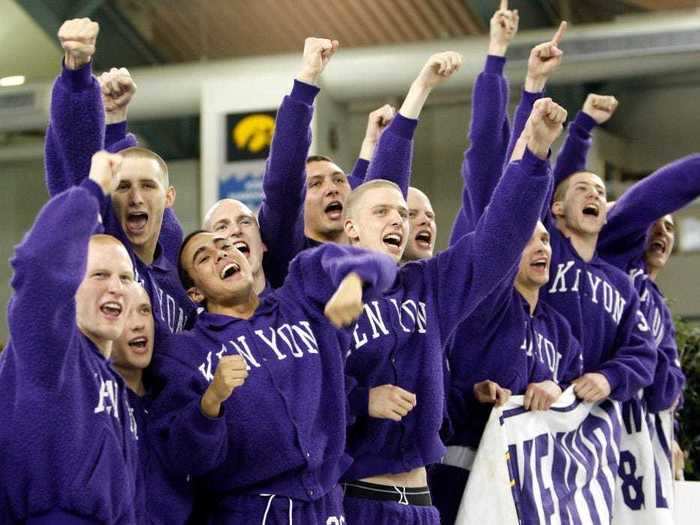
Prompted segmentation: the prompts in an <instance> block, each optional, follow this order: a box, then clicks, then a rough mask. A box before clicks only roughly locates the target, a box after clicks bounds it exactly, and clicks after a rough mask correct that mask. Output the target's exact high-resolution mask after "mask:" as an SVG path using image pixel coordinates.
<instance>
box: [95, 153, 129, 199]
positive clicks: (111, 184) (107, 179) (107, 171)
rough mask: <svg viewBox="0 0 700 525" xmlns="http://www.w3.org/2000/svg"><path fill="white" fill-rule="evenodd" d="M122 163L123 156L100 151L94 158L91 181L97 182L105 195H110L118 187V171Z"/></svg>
mask: <svg viewBox="0 0 700 525" xmlns="http://www.w3.org/2000/svg"><path fill="white" fill-rule="evenodd" d="M121 163H122V156H121V155H115V154H112V153H107V152H106V151H98V152H97V153H95V154H94V155H93V156H92V162H91V164H90V175H89V177H90V180H92V181H94V182H96V183H97V184H98V185H99V186H100V188H102V191H103V192H104V194H105V195H109V194H110V193H112V191H114V189H115V188H116V187H117V182H118V180H119V177H118V175H117V171H118V170H119V166H121Z"/></svg>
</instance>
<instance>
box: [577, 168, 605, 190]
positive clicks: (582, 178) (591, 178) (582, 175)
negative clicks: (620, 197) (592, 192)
mask: <svg viewBox="0 0 700 525" xmlns="http://www.w3.org/2000/svg"><path fill="white" fill-rule="evenodd" d="M578 183H584V184H592V185H594V186H602V187H603V189H604V188H605V183H604V182H603V179H601V178H600V177H599V176H598V175H596V174H595V173H591V172H588V171H582V172H579V173H575V174H574V175H572V176H571V179H570V180H569V185H570V186H573V185H575V184H578Z"/></svg>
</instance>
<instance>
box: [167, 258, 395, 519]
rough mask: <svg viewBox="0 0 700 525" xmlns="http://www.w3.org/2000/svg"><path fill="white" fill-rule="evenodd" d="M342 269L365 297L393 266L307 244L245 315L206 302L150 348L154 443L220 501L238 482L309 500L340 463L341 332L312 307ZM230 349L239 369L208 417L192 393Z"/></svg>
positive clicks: (334, 476)
mask: <svg viewBox="0 0 700 525" xmlns="http://www.w3.org/2000/svg"><path fill="white" fill-rule="evenodd" d="M351 272H357V273H358V274H359V275H360V277H361V278H362V280H363V282H364V283H365V295H366V298H367V299H368V300H369V299H371V298H372V297H379V296H380V295H379V294H381V292H383V291H384V290H385V289H387V288H388V287H389V286H390V285H391V283H392V282H393V281H394V280H395V278H396V273H397V267H396V264H395V263H394V262H393V261H392V260H391V259H390V258H389V257H387V256H385V255H382V254H378V253H371V252H367V251H365V250H360V249H358V248H352V247H350V246H339V245H334V244H326V245H323V246H321V247H319V248H316V249H313V250H306V251H304V252H302V253H301V254H299V255H298V256H297V257H296V258H295V259H294V260H293V261H292V264H291V266H290V272H289V275H288V276H287V279H286V280H285V283H284V285H283V286H282V287H281V288H279V289H277V290H275V291H272V292H270V293H269V294H267V295H266V296H265V297H263V298H261V302H260V305H259V306H258V309H257V310H256V312H255V315H254V316H253V317H252V318H251V319H248V320H242V319H236V318H233V317H229V316H225V315H216V314H211V313H208V312H205V313H203V314H201V315H200V316H199V318H198V320H197V323H196V325H195V327H194V329H193V330H192V331H189V332H185V333H183V334H180V335H178V336H175V337H172V338H171V340H170V342H169V345H168V347H167V348H165V349H164V351H163V352H161V353H160V354H158V355H157V356H156V358H155V361H154V369H155V374H156V376H157V380H158V381H161V382H162V383H163V388H162V390H161V392H160V394H159V395H158V396H157V398H156V401H155V403H154V405H153V410H154V412H155V414H156V422H155V424H156V432H157V434H158V436H159V439H160V445H159V447H158V448H157V450H158V452H159V454H162V456H163V461H164V463H165V464H167V465H169V466H170V467H171V468H172V469H173V470H174V471H176V472H179V473H180V474H192V475H193V476H199V477H200V479H201V480H202V481H203V482H204V483H205V485H206V487H207V490H208V491H209V492H210V493H211V494H212V495H213V496H214V499H215V500H216V504H217V505H218V507H219V508H220V509H226V508H228V507H227V505H228V504H229V503H227V499H229V498H228V496H231V497H233V496H238V495H243V494H261V493H270V494H279V495H281V496H285V497H290V498H296V499H300V500H305V501H313V500H317V499H319V498H321V497H323V496H324V495H325V494H327V493H328V491H330V490H331V489H332V488H333V487H335V486H336V485H337V483H338V479H339V478H340V476H341V474H342V473H343V472H344V471H345V469H346V468H347V467H348V465H349V463H350V458H349V457H348V456H347V455H346V454H345V431H346V393H345V388H344V387H343V385H344V383H345V378H344V363H343V361H344V358H345V355H344V354H345V349H346V348H348V346H349V344H350V338H351V335H352V334H351V331H350V330H343V331H338V330H336V329H335V328H334V327H333V326H332V325H331V324H330V322H329V321H328V320H327V319H326V318H325V317H324V315H323V309H324V307H325V304H326V303H327V301H328V300H329V299H330V298H331V296H332V295H333V294H334V293H335V290H336V288H337V286H338V284H340V282H341V281H342V279H343V278H344V277H345V276H346V275H348V274H349V273H351ZM232 354H233V355H236V354H238V355H241V356H242V357H243V358H244V359H245V361H246V363H247V365H248V368H249V371H250V375H249V376H248V378H247V379H246V381H245V383H244V384H243V386H241V387H239V388H237V389H236V390H235V391H234V392H233V394H232V395H231V397H230V398H229V399H228V400H227V401H226V402H225V403H224V404H223V414H222V415H221V416H220V417H218V418H208V417H206V416H204V415H203V414H202V412H201V410H200V400H201V397H202V394H203V393H204V391H205V390H206V388H207V387H208V385H209V383H210V382H211V381H212V379H213V376H214V373H215V371H216V366H217V363H218V360H219V359H220V358H221V356H224V355H232Z"/></svg>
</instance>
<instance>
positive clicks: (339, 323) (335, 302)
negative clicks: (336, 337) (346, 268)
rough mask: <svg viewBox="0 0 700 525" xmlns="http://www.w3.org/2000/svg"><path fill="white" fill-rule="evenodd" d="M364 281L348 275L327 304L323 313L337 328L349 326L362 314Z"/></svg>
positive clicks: (354, 274)
mask: <svg viewBox="0 0 700 525" xmlns="http://www.w3.org/2000/svg"><path fill="white" fill-rule="evenodd" d="M362 307H363V304H362V279H360V276H359V275H357V274H356V273H350V274H348V275H347V276H346V277H345V279H343V280H342V282H341V283H340V285H339V286H338V289H337V290H336V291H335V293H334V294H333V297H331V298H330V300H329V301H328V303H326V308H325V309H324V310H323V313H324V314H325V315H326V317H327V318H328V319H329V320H330V322H331V323H332V324H333V326H335V327H336V328H342V327H343V326H349V325H350V324H352V323H353V322H354V321H355V320H356V319H357V318H358V317H360V314H362Z"/></svg>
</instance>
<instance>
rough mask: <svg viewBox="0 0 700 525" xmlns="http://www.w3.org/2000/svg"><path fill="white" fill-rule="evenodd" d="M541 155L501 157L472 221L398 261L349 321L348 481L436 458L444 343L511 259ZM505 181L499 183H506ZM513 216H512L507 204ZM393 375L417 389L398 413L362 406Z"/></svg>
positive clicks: (542, 170)
mask: <svg viewBox="0 0 700 525" xmlns="http://www.w3.org/2000/svg"><path fill="white" fill-rule="evenodd" d="M548 179H549V171H548V164H547V162H546V161H543V160H540V159H538V158H537V157H535V156H534V155H532V154H531V153H530V152H529V151H526V153H525V155H524V157H523V159H522V160H521V161H519V162H514V163H511V164H510V165H509V166H508V170H507V175H506V177H504V178H503V181H502V182H501V183H499V185H498V186H497V188H496V192H495V195H496V198H494V200H493V202H492V204H491V206H489V208H488V209H487V211H486V212H485V213H484V216H483V217H482V219H481V220H480V222H479V226H478V227H477V229H476V230H475V231H474V232H473V233H471V234H469V235H466V236H464V237H462V238H461V239H460V240H459V241H458V242H457V243H456V244H454V245H453V246H451V247H450V248H449V249H448V250H446V251H444V252H442V253H440V254H438V255H437V256H435V257H433V258H431V259H426V260H422V261H416V262H411V263H408V264H406V265H404V266H402V267H401V269H400V271H399V277H398V279H397V281H396V283H394V285H393V286H392V287H391V289H390V290H389V291H388V292H387V293H386V294H385V296H384V298H383V299H381V300H375V301H370V302H367V303H366V304H365V313H364V315H363V316H362V317H360V319H359V320H358V323H357V325H356V327H355V330H354V333H353V344H352V346H351V351H350V354H349V356H348V359H347V373H348V375H349V376H351V377H353V378H354V379H355V380H356V381H357V384H358V386H357V387H356V388H355V389H354V390H353V391H352V392H351V393H350V405H351V407H352V410H353V415H354V416H357V420H356V422H355V424H354V425H353V426H352V427H351V429H350V432H349V434H348V452H349V453H350V455H351V456H352V457H353V459H354V462H353V464H352V466H351V467H350V470H349V471H348V472H347V473H346V474H345V476H344V479H346V480H357V479H362V478H365V477H368V476H374V475H378V474H387V473H400V472H407V471H409V470H412V469H414V468H417V467H421V466H425V465H429V464H431V463H435V462H437V461H439V460H440V458H441V457H442V455H443V454H444V451H445V448H444V446H443V444H442V442H441V441H440V436H439V430H440V426H441V424H442V421H443V409H444V401H445V394H444V376H443V365H444V354H443V350H442V348H443V344H444V343H445V341H446V340H447V338H448V336H449V334H450V333H451V332H452V331H453V330H454V329H455V327H456V326H457V324H458V323H459V322H461V321H462V320H463V319H464V318H465V317H466V316H468V315H469V314H470V313H471V312H472V311H473V310H474V308H475V307H477V305H478V304H479V303H480V302H481V301H483V300H484V298H486V297H487V296H488V295H489V294H490V293H491V291H492V290H493V288H494V287H496V286H498V285H499V283H500V282H501V281H502V280H503V279H504V278H505V277H506V276H507V275H511V274H512V271H513V269H514V268H516V267H517V264H518V261H519V259H520V253H521V252H522V250H523V248H524V247H525V245H526V244H527V241H528V240H529V239H530V237H531V235H532V231H533V229H534V227H535V224H536V222H537V218H538V216H539V213H540V210H541V207H542V202H543V201H544V198H545V195H546V192H547V188H548ZM506 181H507V182H506ZM516 211H517V212H519V220H518V221H513V220H512V216H513V213H514V212H516ZM384 384H394V385H397V386H399V387H401V388H404V389H406V390H408V391H410V392H413V393H415V394H416V397H417V405H416V407H415V408H414V409H413V410H412V411H411V412H410V413H409V414H408V415H407V416H406V417H404V418H403V419H402V420H401V422H399V423H397V422H394V421H390V420H386V419H375V418H371V417H369V415H368V396H369V389H371V388H372V387H376V386H380V385H384Z"/></svg>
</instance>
